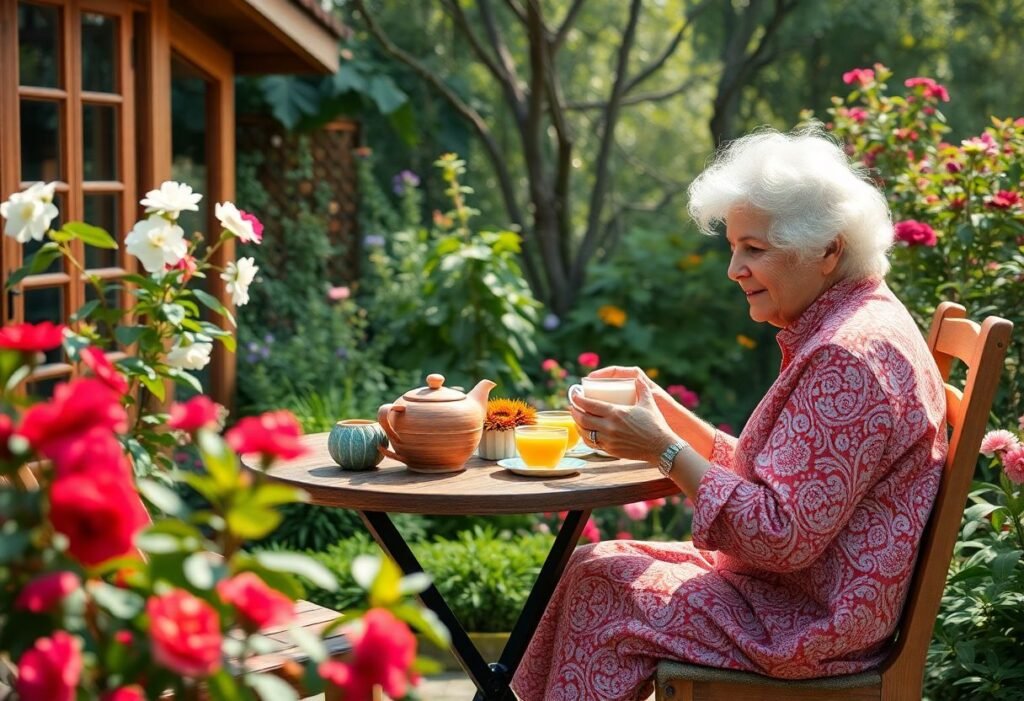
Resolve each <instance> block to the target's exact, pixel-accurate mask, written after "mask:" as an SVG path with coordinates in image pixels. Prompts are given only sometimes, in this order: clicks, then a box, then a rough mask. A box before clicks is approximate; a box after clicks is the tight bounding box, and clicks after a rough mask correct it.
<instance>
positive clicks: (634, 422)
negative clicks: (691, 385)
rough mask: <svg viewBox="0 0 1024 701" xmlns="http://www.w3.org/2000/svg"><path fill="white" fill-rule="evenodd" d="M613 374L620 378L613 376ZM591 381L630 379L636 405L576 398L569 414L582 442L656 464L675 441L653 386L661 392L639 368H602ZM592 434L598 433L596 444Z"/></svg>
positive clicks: (675, 438)
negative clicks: (578, 428)
mask: <svg viewBox="0 0 1024 701" xmlns="http://www.w3.org/2000/svg"><path fill="white" fill-rule="evenodd" d="M634 371H635V372H634ZM614 372H619V373H622V374H612V373H614ZM598 373H604V374H598ZM635 373H639V374H635ZM591 377H633V378H634V381H635V383H636V404H634V405H633V406H623V405H621V404H609V403H608V402H602V401H600V400H598V399H587V398H586V397H585V396H582V395H576V396H575V397H574V398H573V401H574V402H575V403H576V406H578V407H579V409H577V408H575V407H572V408H570V411H572V415H573V419H575V421H576V424H577V425H578V426H579V427H580V435H581V436H582V437H583V441H584V442H585V443H586V444H587V445H589V446H590V447H592V448H600V449H601V450H603V451H605V452H606V453H610V454H612V455H614V456H616V457H620V458H629V459H631V460H644V461H646V462H657V461H658V458H659V457H660V456H661V453H662V452H663V451H664V450H665V448H666V447H668V445H669V444H670V443H673V442H674V441H676V440H678V437H677V436H676V435H675V433H673V431H672V429H671V428H670V427H669V425H668V422H667V421H666V420H665V417H664V416H663V415H662V412H661V410H660V409H659V408H658V405H657V402H656V401H655V397H654V392H653V391H652V389H651V388H652V386H653V387H655V388H657V389H661V388H660V387H658V386H657V385H656V384H654V382H652V381H651V379H650V378H649V377H647V375H645V374H644V373H643V371H642V370H640V369H639V368H602V369H601V370H598V371H596V372H594V373H592V374H591ZM666 396H667V395H666ZM580 409H582V411H580ZM592 431H596V432H597V441H594V440H593V438H592V435H593V434H592V433H591V432H592Z"/></svg>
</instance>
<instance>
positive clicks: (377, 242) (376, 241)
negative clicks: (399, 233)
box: [363, 234, 384, 248]
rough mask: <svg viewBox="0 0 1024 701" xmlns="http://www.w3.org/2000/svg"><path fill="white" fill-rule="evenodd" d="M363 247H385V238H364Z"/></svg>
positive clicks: (375, 235)
mask: <svg viewBox="0 0 1024 701" xmlns="http://www.w3.org/2000/svg"><path fill="white" fill-rule="evenodd" d="M363 245H364V246H370V247H372V248H376V247H378V246H383V245H384V237H383V236H381V235H380V234H370V235H369V236H365V237H363Z"/></svg>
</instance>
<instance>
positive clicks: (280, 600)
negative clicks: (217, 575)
mask: <svg viewBox="0 0 1024 701" xmlns="http://www.w3.org/2000/svg"><path fill="white" fill-rule="evenodd" d="M217 593H218V594H220V598H221V599H222V600H223V601H224V603H226V604H231V605H232V606H234V607H235V608H236V609H237V610H238V613H239V614H241V616H242V618H244V619H245V620H246V621H247V622H248V623H250V624H251V627H252V628H254V629H255V630H262V629H264V628H267V627H269V626H273V625H278V624H280V623H288V622H289V621H291V620H292V619H293V618H294V617H295V603H294V602H293V601H292V600H291V599H289V598H288V597H287V596H285V595H284V594H282V593H281V592H279V591H277V590H276V589H271V588H270V587H268V586H267V585H266V583H265V582H264V581H263V580H262V579H260V578H259V576H258V575H256V574H254V573H252V572H242V573H241V574H237V575H235V576H234V577H232V578H231V579H225V580H223V581H221V582H218V583H217Z"/></svg>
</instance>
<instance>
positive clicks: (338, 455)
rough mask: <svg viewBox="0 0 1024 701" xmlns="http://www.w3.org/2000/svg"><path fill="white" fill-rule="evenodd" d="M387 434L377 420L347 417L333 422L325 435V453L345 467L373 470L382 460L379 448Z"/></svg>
mask: <svg viewBox="0 0 1024 701" xmlns="http://www.w3.org/2000/svg"><path fill="white" fill-rule="evenodd" d="M387 444H388V437H387V436H386V435H385V434H384V429H382V428H381V427H380V424H379V423H377V422H376V421H369V420H367V419H346V420H345V421H339V422H338V423H336V424H334V428H332V429H331V435H330V436H328V437H327V452H328V453H330V454H331V458H333V459H334V462H336V463H338V464H339V465H341V467H342V468H343V469H345V470H372V469H373V468H374V467H376V466H377V464H378V463H379V462H380V461H381V460H383V459H384V453H382V452H380V449H381V448H383V447H386V446H387Z"/></svg>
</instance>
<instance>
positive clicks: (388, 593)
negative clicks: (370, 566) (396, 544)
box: [370, 557, 402, 607]
mask: <svg viewBox="0 0 1024 701" xmlns="http://www.w3.org/2000/svg"><path fill="white" fill-rule="evenodd" d="M401 599H402V570H400V569H398V565H396V564H395V563H394V561H393V560H392V559H391V558H390V557H384V558H381V563H380V568H379V569H378V570H377V576H376V578H374V580H373V584H372V585H371V586H370V606H371V607H373V606H383V607H388V606H391V605H393V604H396V603H398V602H399V601H401Z"/></svg>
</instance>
